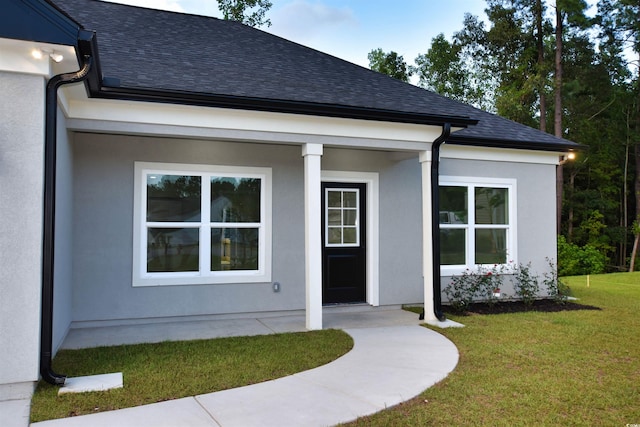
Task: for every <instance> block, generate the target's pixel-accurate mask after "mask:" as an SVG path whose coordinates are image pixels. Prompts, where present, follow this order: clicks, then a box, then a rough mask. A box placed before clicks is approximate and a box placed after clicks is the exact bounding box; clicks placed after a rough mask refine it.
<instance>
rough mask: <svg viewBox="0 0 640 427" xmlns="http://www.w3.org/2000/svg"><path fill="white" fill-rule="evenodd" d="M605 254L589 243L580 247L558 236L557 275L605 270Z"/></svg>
mask: <svg viewBox="0 0 640 427" xmlns="http://www.w3.org/2000/svg"><path fill="white" fill-rule="evenodd" d="M606 264H607V256H606V255H605V254H603V253H602V252H600V251H598V250H597V249H596V248H595V247H593V246H592V245H590V244H586V245H584V246H582V247H580V246H578V245H575V244H573V243H569V242H567V240H566V239H565V237H564V236H558V275H559V276H579V275H584V274H600V273H604V272H605V266H606Z"/></svg>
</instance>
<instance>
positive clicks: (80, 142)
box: [72, 134, 555, 322]
mask: <svg viewBox="0 0 640 427" xmlns="http://www.w3.org/2000/svg"><path fill="white" fill-rule="evenodd" d="M73 138H74V142H73V162H74V166H73V182H74V188H73V193H74V195H73V224H74V225H73V233H72V234H73V240H72V241H73V247H72V252H73V262H72V266H73V297H72V298H73V320H74V321H77V322H91V321H100V320H128V319H146V318H156V317H171V316H191V315H209V314H226V313H243V312H260V311H281V310H300V309H303V308H304V306H305V303H304V301H305V286H304V217H303V214H304V207H303V200H304V198H303V195H304V194H303V191H304V189H303V179H304V170H303V159H302V157H301V149H300V147H298V146H287V145H267V144H264V145H262V144H248V143H246V144H245V143H237V142H234V143H231V142H221V141H198V140H175V139H161V138H148V137H134V136H113V135H100V134H75V135H74V136H73ZM135 161H145V162H166V163H194V164H214V165H238V166H259V167H270V168H272V172H273V245H272V280H273V281H278V282H280V283H281V285H282V290H281V292H279V293H274V292H273V290H272V287H271V283H249V284H228V285H226V284H220V285H197V286H188V285H179V286H160V287H132V285H131V269H132V246H133V235H132V232H133V215H132V211H133V200H134V185H133V180H134V162H135ZM322 168H323V170H337V171H362V172H377V173H378V174H379V185H380V193H379V196H380V199H379V223H380V227H379V236H380V241H379V253H380V258H379V266H378V269H379V283H380V304H381V305H391V304H403V303H420V302H422V298H423V289H422V265H421V259H422V242H421V239H422V234H421V215H422V213H421V180H420V164H419V162H418V158H417V155H415V156H414V157H411V156H409V157H407V156H405V157H404V159H403V160H398V159H397V157H396V156H394V155H393V154H391V153H387V152H382V151H366V150H347V149H336V148H329V147H325V150H324V155H323V158H322ZM441 174H442V175H460V176H470V177H500V178H513V179H516V180H517V182H518V184H517V185H518V195H517V197H518V224H519V226H520V229H519V230H518V237H519V247H518V251H519V255H520V258H519V259H520V260H521V261H523V262H529V261H531V262H532V263H533V268H534V269H536V270H538V271H539V272H542V271H544V270H545V268H546V262H545V257H546V256H554V255H555V228H554V218H555V217H554V211H553V209H549V206H554V203H555V198H554V196H553V191H552V190H553V188H555V187H554V181H553V180H554V176H555V175H554V170H553V166H545V165H533V164H525V163H519V164H513V163H507V162H484V161H467V160H451V159H443V161H442V165H441ZM445 282H446V279H445Z"/></svg>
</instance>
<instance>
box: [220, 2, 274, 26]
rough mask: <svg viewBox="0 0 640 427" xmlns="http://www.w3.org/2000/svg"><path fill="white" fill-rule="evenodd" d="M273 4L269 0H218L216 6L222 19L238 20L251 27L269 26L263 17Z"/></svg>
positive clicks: (267, 20) (269, 21) (268, 21)
mask: <svg viewBox="0 0 640 427" xmlns="http://www.w3.org/2000/svg"><path fill="white" fill-rule="evenodd" d="M271 6H273V4H272V3H271V1H269V0H218V8H219V9H220V11H221V12H222V15H223V17H224V19H228V20H230V21H238V22H242V23H243V24H246V25H249V26H251V27H261V26H263V25H266V26H267V27H270V26H271V20H269V19H268V18H266V19H265V17H266V14H267V11H269V9H271Z"/></svg>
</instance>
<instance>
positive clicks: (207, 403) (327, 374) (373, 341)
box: [32, 325, 458, 427]
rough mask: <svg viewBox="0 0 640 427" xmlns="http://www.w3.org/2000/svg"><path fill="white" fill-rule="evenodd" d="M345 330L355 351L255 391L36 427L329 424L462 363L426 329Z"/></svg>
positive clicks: (413, 390)
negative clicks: (353, 343)
mask: <svg viewBox="0 0 640 427" xmlns="http://www.w3.org/2000/svg"><path fill="white" fill-rule="evenodd" d="M345 332H347V333H348V334H349V335H351V336H352V337H353V339H354V342H355V345H354V348H353V349H352V350H351V351H350V352H349V353H347V354H346V355H344V356H343V357H341V358H339V359H337V360H335V361H333V362H331V363H329V364H327V365H324V366H321V367H318V368H315V369H312V370H309V371H305V372H300V373H298V374H294V375H291V376H288V377H284V378H280V379H277V380H273V381H268V382H264V383H260V384H255V385H251V386H247V387H241V388H236V389H231V390H225V391H220V392H216V393H211V394H205V395H201V396H194V397H189V398H184V399H177V400H172V401H168V402H161V403H155V404H151V405H145V406H139V407H135V408H129V409H122V410H118V411H111V412H103V413H98V414H91V415H85V416H80V417H73V418H64V419H59V420H51V421H45V422H41V423H36V424H32V426H37V427H58V426H64V427H67V426H69V427H71V426H83V427H84V426H93V427H101V426H104V427H107V426H108V427H111V426H119V427H125V426H137V427H145V426H149V427H151V426H153V427H158V426H170V427H175V426H194V427H195V426H202V427H220V426H221V427H229V426H242V427H247V426H278V427H282V426H329V425H335V424H338V423H343V422H348V421H351V420H354V419H356V418H358V417H361V416H364V415H369V414H373V413H375V412H378V411H381V410H383V409H385V408H388V407H390V406H393V405H396V404H398V403H401V402H403V401H406V400H408V399H411V398H412V397H415V396H416V395H418V394H419V393H421V392H422V391H423V390H425V389H426V388H428V387H430V386H432V385H434V384H435V383H437V382H438V381H440V380H442V379H443V378H445V377H446V376H447V375H448V374H449V372H451V371H452V370H453V369H454V368H455V366H456V364H457V362H458V350H457V349H456V347H455V346H454V345H453V343H452V342H451V341H449V340H448V339H446V338H445V337H443V336H442V335H440V334H438V333H436V332H434V331H431V330H429V329H427V328H424V327H422V326H418V325H399V326H381V327H369V328H367V327H363V328H360V327H357V328H347V329H345ZM125 381H126V380H125Z"/></svg>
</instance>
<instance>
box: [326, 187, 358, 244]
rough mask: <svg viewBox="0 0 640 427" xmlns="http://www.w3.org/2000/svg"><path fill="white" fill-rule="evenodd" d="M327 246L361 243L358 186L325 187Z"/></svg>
mask: <svg viewBox="0 0 640 427" xmlns="http://www.w3.org/2000/svg"><path fill="white" fill-rule="evenodd" d="M325 200H326V201H327V202H326V203H325V209H326V211H325V218H326V221H325V234H324V235H325V246H327V247H354V246H359V245H360V228H359V226H358V218H359V213H360V212H359V211H360V206H359V200H360V190H359V189H357V188H354V189H351V188H349V189H346V188H327V189H325Z"/></svg>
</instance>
